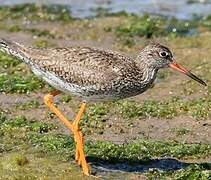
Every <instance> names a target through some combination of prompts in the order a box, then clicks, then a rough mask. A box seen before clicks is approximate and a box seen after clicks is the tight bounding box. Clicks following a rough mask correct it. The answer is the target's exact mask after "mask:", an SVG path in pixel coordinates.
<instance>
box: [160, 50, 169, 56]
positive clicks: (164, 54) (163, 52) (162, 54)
mask: <svg viewBox="0 0 211 180" xmlns="http://www.w3.org/2000/svg"><path fill="white" fill-rule="evenodd" d="M159 55H160V57H167V56H168V53H167V52H166V51H162V52H160V53H159Z"/></svg>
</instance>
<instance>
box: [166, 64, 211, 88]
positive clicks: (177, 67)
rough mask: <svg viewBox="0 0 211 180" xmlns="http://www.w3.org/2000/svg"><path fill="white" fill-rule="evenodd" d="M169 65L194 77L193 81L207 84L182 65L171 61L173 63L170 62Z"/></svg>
mask: <svg viewBox="0 0 211 180" xmlns="http://www.w3.org/2000/svg"><path fill="white" fill-rule="evenodd" d="M169 66H170V67H171V68H172V69H174V70H177V71H179V72H181V73H183V74H185V75H187V76H189V77H190V78H192V79H194V80H195V81H197V82H199V83H200V84H202V85H204V86H207V84H206V83H205V82H204V81H203V80H201V79H200V78H198V77H197V76H196V75H194V74H193V73H191V72H190V71H189V70H187V69H185V68H184V67H182V66H181V65H179V64H177V63H175V62H173V63H170V64H169Z"/></svg>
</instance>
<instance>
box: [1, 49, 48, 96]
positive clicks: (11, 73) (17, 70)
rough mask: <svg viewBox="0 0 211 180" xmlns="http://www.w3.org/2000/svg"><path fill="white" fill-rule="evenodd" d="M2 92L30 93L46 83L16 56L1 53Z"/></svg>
mask: <svg viewBox="0 0 211 180" xmlns="http://www.w3.org/2000/svg"><path fill="white" fill-rule="evenodd" d="M0 71H1V72H0V92H5V93H29V92H31V91H35V90H37V89H40V88H43V87H44V83H43V82H42V81H41V80H39V79H38V78H36V77H35V76H34V75H32V74H31V73H26V67H23V66H22V64H21V62H20V61H19V60H17V59H16V58H14V57H12V56H9V55H7V54H5V53H3V52H1V53H0Z"/></svg>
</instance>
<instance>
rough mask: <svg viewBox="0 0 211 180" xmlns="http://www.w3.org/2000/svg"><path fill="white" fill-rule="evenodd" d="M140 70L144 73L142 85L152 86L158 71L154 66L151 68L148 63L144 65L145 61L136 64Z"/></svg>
mask: <svg viewBox="0 0 211 180" xmlns="http://www.w3.org/2000/svg"><path fill="white" fill-rule="evenodd" d="M136 63H137V66H138V68H139V69H140V71H141V72H142V83H143V84H151V83H152V82H153V81H154V80H155V78H156V75H157V72H158V69H157V68H155V67H154V66H150V65H149V64H147V63H144V61H139V62H136Z"/></svg>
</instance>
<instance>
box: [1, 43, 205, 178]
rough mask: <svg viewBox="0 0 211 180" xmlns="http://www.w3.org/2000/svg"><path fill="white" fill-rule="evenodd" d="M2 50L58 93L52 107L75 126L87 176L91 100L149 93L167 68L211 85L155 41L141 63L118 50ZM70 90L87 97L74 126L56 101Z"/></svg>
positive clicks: (12, 46)
mask: <svg viewBox="0 0 211 180" xmlns="http://www.w3.org/2000/svg"><path fill="white" fill-rule="evenodd" d="M0 49H1V50H2V51H4V52H6V53H8V54H10V55H13V56H15V57H17V58H18V59H20V60H21V61H23V62H24V63H26V64H27V65H28V66H29V67H30V68H31V70H32V72H33V73H34V74H35V75H36V76H38V77H39V78H41V79H42V80H44V81H46V82H47V83H48V84H50V85H51V86H53V87H54V88H55V89H56V90H55V91H53V92H51V93H49V94H47V95H46V96H44V102H45V104H46V105H47V107H48V108H49V109H50V110H51V111H52V112H53V113H55V114H56V116H57V117H58V118H59V120H61V121H62V122H63V123H64V124H65V126H67V128H69V129H70V130H71V131H72V133H73V135H74V139H75V142H76V152H75V160H76V161H77V162H78V164H79V165H80V166H81V167H82V170H83V173H84V174H85V175H89V174H90V170H89V166H88V163H87V161H86V158H85V155H84V149H83V138H82V133H81V132H80V129H79V121H80V119H81V118H82V115H83V114H84V111H85V106H86V102H87V101H89V100H102V101H103V100H113V99H123V98H127V97H131V96H135V95H138V94H141V93H143V92H144V91H146V90H147V89H148V88H149V87H150V86H151V84H152V83H153V81H154V80H155V78H156V75H157V72H158V70H159V69H161V68H166V67H171V68H173V69H175V70H177V71H179V72H181V73H183V74H186V75H187V76H189V77H191V78H192V79H194V80H196V81H198V82H199V83H201V84H202V85H205V86H206V83H205V82H204V81H202V80H201V79H199V78H198V77H196V76H195V75H194V74H192V73H191V72H190V71H189V70H187V69H185V68H184V67H182V66H181V65H179V64H177V63H176V61H175V59H174V58H173V55H172V53H171V51H170V50H169V49H168V48H167V47H165V46H163V45H161V44H159V43H151V44H149V45H147V46H146V47H145V48H143V49H142V50H141V51H140V53H139V55H138V56H137V58H136V59H132V58H130V57H127V56H125V55H122V54H120V53H118V52H113V51H105V50H100V49H97V48H90V47H68V48H49V49H38V48H32V47H25V46H23V45H21V44H18V43H16V42H13V41H10V40H6V39H0ZM60 92H64V93H67V94H71V95H76V96H79V97H80V98H81V99H82V104H81V106H80V110H79V112H78V114H77V115H76V118H75V120H74V121H73V122H70V121H69V120H67V119H66V118H65V116H64V115H63V113H61V112H60V111H59V110H58V109H57V107H56V106H55V105H54V103H53V97H55V96H56V95H58V94H60Z"/></svg>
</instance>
